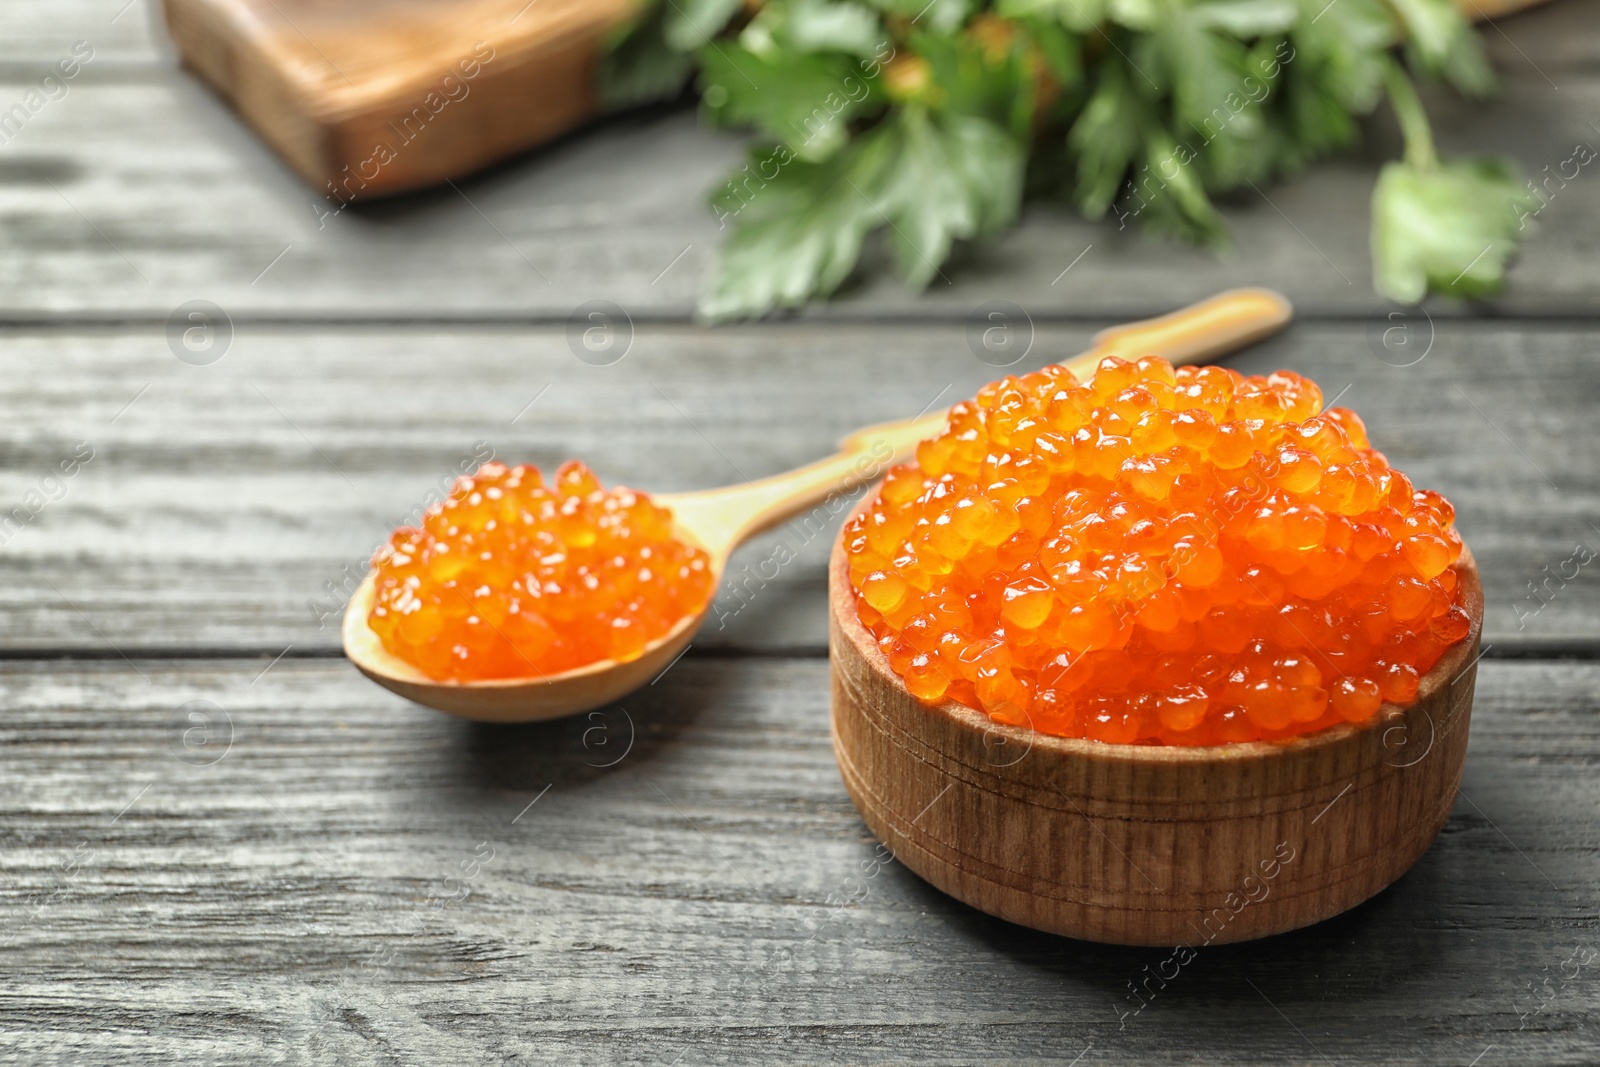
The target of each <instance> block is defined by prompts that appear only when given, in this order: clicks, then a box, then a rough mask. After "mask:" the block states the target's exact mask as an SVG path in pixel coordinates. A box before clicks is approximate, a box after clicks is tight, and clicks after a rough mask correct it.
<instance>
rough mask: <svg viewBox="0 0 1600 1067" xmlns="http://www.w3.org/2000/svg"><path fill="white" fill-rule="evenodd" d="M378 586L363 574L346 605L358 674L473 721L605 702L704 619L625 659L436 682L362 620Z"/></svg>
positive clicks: (693, 618) (670, 653) (678, 650)
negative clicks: (395, 652) (525, 675)
mask: <svg viewBox="0 0 1600 1067" xmlns="http://www.w3.org/2000/svg"><path fill="white" fill-rule="evenodd" d="M376 588H377V584H376V579H375V578H374V576H373V575H371V574H369V575H367V577H366V580H364V581H363V582H362V583H361V586H360V588H358V589H357V590H356V594H355V596H353V597H351V598H350V606H349V607H348V608H347V609H346V610H345V616H344V626H343V631H344V634H343V636H344V651H345V655H347V656H349V657H350V662H352V663H354V664H355V665H356V669H357V670H359V671H360V672H361V673H362V674H364V675H366V676H367V677H368V678H371V679H372V680H373V681H374V682H377V683H378V684H379V685H381V686H383V687H384V688H386V689H391V690H393V691H394V692H396V693H399V694H400V695H401V696H403V697H405V698H406V699H407V700H413V701H415V702H417V703H418V704H424V705H427V706H428V707H430V708H434V709H435V710H437V711H442V712H446V713H447V714H450V715H455V716H459V717H460V718H463V719H472V720H474V721H475V722H502V723H504V722H543V721H545V720H546V719H559V718H561V717H562V716H565V715H574V714H577V713H578V712H580V711H588V710H589V709H590V708H598V707H603V706H604V705H606V704H609V703H611V702H612V701H614V700H617V699H619V698H621V697H623V696H625V695H627V694H628V693H631V692H633V691H634V690H635V689H638V688H640V687H641V686H644V685H648V684H649V683H650V682H651V681H653V680H654V679H655V678H656V676H657V675H659V674H660V673H661V672H662V671H664V670H666V669H667V668H668V667H669V666H671V665H672V661H673V660H674V659H676V658H677V657H678V656H679V655H681V654H682V653H683V650H684V649H685V648H686V647H688V644H689V639H690V638H692V637H693V636H694V632H695V630H697V629H699V627H700V620H701V619H703V618H705V612H704V611H702V612H700V613H699V614H698V615H685V616H684V617H683V618H682V619H680V620H678V624H677V625H676V626H674V627H673V628H672V629H671V630H668V631H667V632H666V633H665V634H664V635H662V636H661V637H658V638H656V640H654V641H652V642H651V643H650V644H649V645H647V646H645V650H644V651H643V652H642V653H641V654H640V655H639V656H638V657H637V658H635V659H631V660H628V661H627V662H626V663H619V662H617V661H616V660H614V659H603V660H597V661H596V662H594V663H589V664H585V665H584V666H582V667H576V668H574V669H572V670H570V671H561V672H560V673H559V674H547V675H543V676H534V677H531V678H492V679H488V680H486V681H480V682H450V681H439V680H438V679H436V678H430V677H428V676H427V675H426V674H423V673H422V672H421V671H419V670H417V668H415V667H413V666H412V665H411V664H409V663H407V662H406V661H405V660H403V659H401V658H400V657H399V656H396V655H393V654H391V653H390V652H389V650H388V649H386V648H384V647H383V642H382V641H380V640H378V635H377V634H375V633H373V632H372V628H371V627H370V626H368V625H367V616H368V615H369V614H371V612H372V600H373V596H374V594H375V592H376ZM709 607H710V605H707V608H708V609H709Z"/></svg>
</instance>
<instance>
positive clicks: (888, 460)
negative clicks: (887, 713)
mask: <svg viewBox="0 0 1600 1067" xmlns="http://www.w3.org/2000/svg"><path fill="white" fill-rule="evenodd" d="M1292 316H1293V309H1292V308H1291V307H1290V305H1289V302H1288V300H1286V299H1284V297H1282V296H1281V295H1279V294H1278V293H1275V292H1273V291H1271V290H1269V289H1235V290H1231V291H1229V292H1226V293H1221V294H1219V295H1217V296H1214V297H1212V298H1211V299H1209V300H1204V301H1201V302H1200V303H1198V304H1194V305H1191V306H1189V307H1186V308H1182V309H1180V310H1178V311H1175V312H1173V313H1171V314H1169V315H1163V316H1161V317H1160V318H1155V319H1149V320H1147V321H1145V322H1138V323H1132V324H1130V325H1127V326H1118V327H1114V328H1112V329H1109V330H1103V331H1101V332H1100V333H1099V334H1097V335H1095V338H1094V345H1093V347H1092V348H1090V349H1089V351H1087V352H1084V353H1082V354H1080V355H1078V356H1075V357H1074V358H1072V359H1070V360H1067V361H1065V365H1066V367H1067V368H1068V369H1069V370H1071V371H1072V372H1073V373H1074V374H1076V375H1077V376H1078V377H1079V378H1080V379H1088V378H1089V377H1091V376H1092V375H1093V374H1094V370H1095V368H1096V367H1097V366H1098V365H1099V363H1100V361H1101V360H1102V359H1104V358H1106V357H1107V356H1117V357H1119V358H1123V359H1135V358H1138V357H1139V356H1144V355H1158V356H1161V357H1163V358H1165V359H1167V360H1168V361H1170V362H1172V363H1173V364H1185V363H1199V362H1201V361H1203V360H1205V359H1209V358H1212V357H1215V356H1218V355H1222V354H1224V353H1227V352H1231V351H1234V350H1235V349H1238V348H1241V347H1243V346H1244V345H1247V344H1250V343H1252V342H1254V341H1258V340H1260V339H1261V338H1263V337H1267V336H1269V335H1271V334H1273V333H1276V332H1277V331H1278V330H1280V329H1282V328H1283V327H1284V326H1285V325H1286V324H1287V323H1288V322H1289V320H1290V318H1291V317H1292ZM944 422H945V412H943V411H938V412H935V413H933V414H931V415H923V416H919V417H917V418H915V419H905V420H902V421H899V422H890V423H883V424H881V425H878V426H869V427H867V428H866V429H863V430H858V431H856V432H855V433H853V434H851V435H850V436H849V437H846V438H845V439H844V440H843V441H841V442H840V443H839V452H838V453H837V454H836V455H834V456H831V457H829V458H828V459H824V460H820V461H818V462H816V463H812V464H809V465H808V466H804V467H801V468H799V469H797V470H793V471H789V472H787V473H785V474H779V475H775V476H773V477H771V478H762V479H759V480H757V481H753V482H749V483H746V484H745V485H737V486H728V487H726V488H722V489H710V490H706V491H703V492H695V493H680V494H673V495H662V496H657V497H656V498H655V499H656V501H657V503H660V504H662V505H664V506H665V507H668V508H670V509H671V511H672V515H673V522H674V527H675V529H674V533H675V534H676V536H677V537H678V538H679V539H681V540H683V541H686V542H688V543H689V544H693V545H697V546H699V547H701V548H703V549H705V551H706V552H707V553H708V555H709V556H710V560H709V568H710V570H711V573H712V576H713V588H715V587H716V586H717V585H720V584H721V580H722V574H723V571H724V570H725V569H726V567H727V562H728V557H729V556H730V555H732V554H733V550H734V549H736V548H738V547H739V545H740V544H742V543H743V542H744V541H745V540H747V539H748V538H749V537H751V536H752V535H754V534H756V533H759V532H760V531H762V530H765V529H767V528H769V527H771V526H775V525H777V524H778V523H780V522H783V521H785V520H786V519H789V518H791V517H793V516H794V515H797V514H800V513H801V512H803V511H805V510H806V509H808V508H812V507H815V506H816V505H817V504H819V503H821V502H822V501H824V500H826V499H828V498H829V497H831V496H834V495H835V494H846V493H852V492H854V491H856V490H857V489H859V488H861V487H862V486H863V485H867V484H870V483H872V482H875V481H876V480H877V479H878V478H879V477H880V476H881V475H882V474H883V473H884V472H885V471H886V470H888V468H889V467H890V466H892V465H893V464H895V463H898V462H900V461H901V460H903V459H904V458H906V457H907V456H909V455H910V454H911V452H912V451H913V450H914V449H915V448H916V446H917V444H918V442H920V441H922V440H923V439H925V438H927V437H930V436H932V435H933V434H935V433H937V432H939V430H941V429H943V427H944ZM376 588H377V583H376V579H375V577H374V576H373V575H371V574H369V575H368V576H367V577H366V579H365V580H364V581H363V582H362V583H361V585H360V587H359V588H358V589H357V590H356V593H355V596H353V597H351V598H350V603H349V604H348V605H346V607H345V613H344V622H343V625H342V637H343V641H344V651H345V655H346V656H348V657H349V658H350V661H351V662H352V663H354V664H355V665H356V668H357V669H358V670H360V671H361V673H362V674H365V675H366V676H367V677H368V678H371V679H372V680H373V681H374V682H377V683H378V684H379V685H381V686H383V687H385V688H387V689H390V690H393V691H394V692H396V693H398V694H400V695H401V696H403V697H405V698H406V699H407V700H413V701H415V702H417V703H418V704H423V705H426V706H428V707H430V708H435V709H437V710H439V711H443V712H446V713H448V714H451V715H456V716H460V717H461V718H464V719H473V720H475V721H478V722H499V723H507V722H540V721H543V720H546V719H555V718H560V717H561V716H564V715H573V714H576V713H578V712H581V711H588V710H589V709H591V708H598V707H602V706H604V705H606V704H609V703H611V702H612V701H615V700H617V699H618V698H620V697H622V696H624V695H625V694H627V693H630V692H632V691H633V690H635V689H638V688H639V687H640V686H643V685H647V684H649V683H650V682H652V681H653V680H654V679H655V678H656V677H658V676H659V675H660V674H661V672H662V671H664V670H666V669H667V668H668V667H669V666H671V665H672V663H673V662H674V661H675V660H676V659H677V657H678V656H680V655H681V654H682V653H683V652H684V650H685V649H687V648H688V646H689V643H690V641H691V639H692V638H693V636H694V632H695V630H696V629H697V628H698V627H699V625H700V622H701V620H702V619H704V618H705V615H706V613H707V612H708V611H709V610H710V607H711V606H710V604H709V603H708V604H707V605H706V607H705V608H704V609H702V610H701V611H700V612H699V613H697V614H694V615H687V616H685V617H684V618H682V619H680V620H679V621H678V623H677V624H676V625H675V626H673V627H672V629H671V630H669V631H668V632H667V633H665V634H663V635H662V636H661V637H659V638H657V639H656V640H654V641H652V642H651V643H650V644H648V645H646V646H645V649H644V651H643V652H642V653H641V654H640V655H639V656H638V657H637V658H635V659H631V660H628V661H627V662H618V661H616V660H610V659H606V660H599V661H597V662H594V663H590V664H587V665H585V666H583V667H578V668H575V669H573V670H569V671H562V672H560V673H557V674H547V675H539V674H535V675H532V676H530V677H526V678H497V679H490V680H485V681H471V682H456V681H441V680H439V679H435V678H430V677H429V676H428V675H426V674H424V673H423V672H422V671H420V670H418V669H417V668H416V667H414V666H412V665H411V664H410V663H408V662H406V661H405V660H403V659H400V658H399V657H398V656H395V655H393V654H392V653H390V652H389V651H388V649H386V648H384V647H383V642H382V641H380V640H379V639H378V635H377V634H376V633H374V632H373V631H372V628H371V627H370V626H368V625H367V618H368V616H369V615H370V614H371V613H372V605H373V598H374V595H375V592H376Z"/></svg>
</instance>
